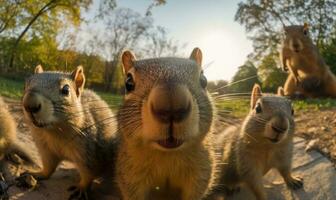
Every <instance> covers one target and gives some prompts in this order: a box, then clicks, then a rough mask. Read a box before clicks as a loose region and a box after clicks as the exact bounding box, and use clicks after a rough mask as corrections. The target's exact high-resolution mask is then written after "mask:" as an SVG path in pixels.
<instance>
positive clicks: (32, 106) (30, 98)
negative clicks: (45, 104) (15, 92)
mask: <svg viewBox="0 0 336 200" xmlns="http://www.w3.org/2000/svg"><path fill="white" fill-rule="evenodd" d="M23 107H24V109H25V110H26V111H27V112H30V113H34V114H35V113H38V112H39V111H40V110H41V107H42V106H41V103H40V101H39V100H38V99H37V97H36V95H34V94H33V93H28V94H26V95H25V96H24V98H23Z"/></svg>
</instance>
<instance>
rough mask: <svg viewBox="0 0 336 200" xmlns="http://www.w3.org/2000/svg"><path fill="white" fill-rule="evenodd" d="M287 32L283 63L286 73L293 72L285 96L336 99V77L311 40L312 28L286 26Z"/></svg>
mask: <svg viewBox="0 0 336 200" xmlns="http://www.w3.org/2000/svg"><path fill="white" fill-rule="evenodd" d="M284 32H285V38H284V40H283V43H282V49H281V51H280V61H281V64H282V68H283V70H284V71H289V72H290V73H289V75H288V78H287V81H286V83H285V85H284V92H285V95H286V96H290V97H295V96H297V95H298V96H303V97H336V77H335V75H334V74H333V73H332V72H331V71H330V69H329V66H328V65H326V63H325V62H324V60H323V58H322V56H321V55H320V53H319V51H318V49H317V47H316V46H315V45H314V44H313V41H312V40H311V38H310V37H309V28H308V24H306V23H305V24H304V25H303V26H297V25H295V26H285V27H284Z"/></svg>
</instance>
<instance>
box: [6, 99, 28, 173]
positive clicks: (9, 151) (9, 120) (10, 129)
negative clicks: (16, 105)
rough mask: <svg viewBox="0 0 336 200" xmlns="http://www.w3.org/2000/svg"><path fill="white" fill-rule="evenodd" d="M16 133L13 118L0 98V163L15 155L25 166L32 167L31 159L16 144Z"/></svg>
mask: <svg viewBox="0 0 336 200" xmlns="http://www.w3.org/2000/svg"><path fill="white" fill-rule="evenodd" d="M16 133H17V130H16V123H15V120H14V117H13V116H12V114H11V113H10V112H9V110H8V105H7V104H6V103H5V102H4V101H3V99H2V98H1V97H0V159H1V161H4V160H5V159H6V158H7V159H11V157H12V156H13V155H15V154H16V155H17V156H19V157H20V158H21V159H23V161H25V162H26V163H27V164H29V165H33V164H34V161H33V159H32V158H31V157H30V156H29V155H28V153H27V151H26V150H25V149H24V148H23V147H22V146H21V145H19V144H18V142H17V138H16ZM12 161H14V160H12ZM15 162H16V161H15ZM1 167H2V165H1Z"/></svg>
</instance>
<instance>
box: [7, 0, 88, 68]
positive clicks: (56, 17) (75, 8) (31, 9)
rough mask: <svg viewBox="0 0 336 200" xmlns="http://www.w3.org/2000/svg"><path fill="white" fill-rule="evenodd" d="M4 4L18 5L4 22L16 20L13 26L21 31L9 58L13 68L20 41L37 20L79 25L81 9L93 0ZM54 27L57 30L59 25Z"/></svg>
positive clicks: (8, 3)
mask: <svg viewBox="0 0 336 200" xmlns="http://www.w3.org/2000/svg"><path fill="white" fill-rule="evenodd" d="M4 4H7V5H8V7H10V5H11V4H15V5H16V6H14V8H15V11H13V13H12V14H10V16H11V17H9V18H8V17H7V20H4V21H7V23H6V22H5V23H4V24H9V22H12V23H13V22H14V21H15V22H16V23H15V24H14V25H13V27H15V30H16V31H19V34H18V36H17V39H16V40H15V42H14V44H13V48H12V52H11V55H10V59H9V68H12V67H13V64H14V59H15V56H16V53H17V49H18V46H19V43H20V41H21V40H22V38H23V37H24V36H25V35H26V33H27V32H28V31H29V30H30V29H31V27H32V26H33V25H34V24H35V23H36V22H38V21H39V22H40V23H39V25H40V26H42V27H45V26H44V25H45V24H48V23H50V22H54V23H53V25H55V24H61V22H62V21H67V22H71V23H74V24H77V25H78V24H79V21H80V9H81V8H87V7H88V6H89V5H90V4H91V0H32V1H20V2H19V3H18V1H11V0H5V3H4ZM43 16H44V17H43ZM14 18H15V20H14ZM9 19H11V20H9ZM7 27H8V26H7ZM37 27H38V26H37ZM53 28H54V29H55V30H54V31H55V32H57V27H55V26H54V27H53Z"/></svg>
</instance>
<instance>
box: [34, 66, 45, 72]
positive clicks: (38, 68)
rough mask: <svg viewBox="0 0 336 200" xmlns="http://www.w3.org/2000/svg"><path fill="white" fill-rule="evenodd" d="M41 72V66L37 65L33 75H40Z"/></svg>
mask: <svg viewBox="0 0 336 200" xmlns="http://www.w3.org/2000/svg"><path fill="white" fill-rule="evenodd" d="M42 72H43V68H42V66H41V65H37V66H36V67H35V71H34V73H35V74H39V73H42Z"/></svg>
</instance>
